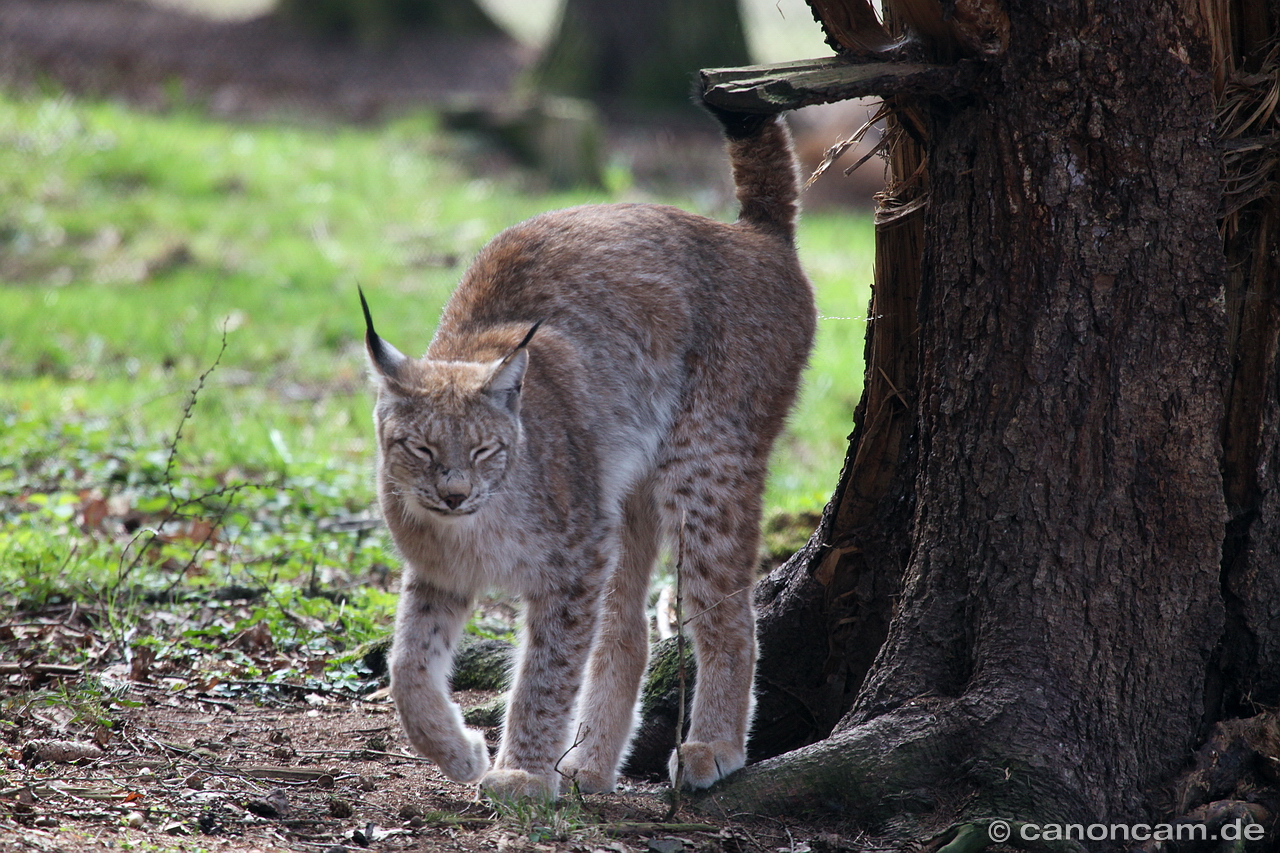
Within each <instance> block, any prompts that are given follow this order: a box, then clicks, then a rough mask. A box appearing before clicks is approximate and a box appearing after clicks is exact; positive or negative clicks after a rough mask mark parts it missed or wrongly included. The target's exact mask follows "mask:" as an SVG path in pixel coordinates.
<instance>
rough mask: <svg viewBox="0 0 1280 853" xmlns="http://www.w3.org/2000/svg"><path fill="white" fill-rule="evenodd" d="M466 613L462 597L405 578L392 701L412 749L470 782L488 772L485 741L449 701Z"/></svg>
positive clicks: (459, 779)
mask: <svg viewBox="0 0 1280 853" xmlns="http://www.w3.org/2000/svg"><path fill="white" fill-rule="evenodd" d="M470 613H471V602H470V600H469V599H468V598H466V597H464V596H460V595H457V594H456V593H452V592H448V591H446V590H442V589H440V588H438V587H435V586H432V585H431V584H429V583H425V582H423V581H420V580H417V579H414V578H413V577H412V576H411V575H409V574H408V573H406V580H405V584H404V588H403V589H402V590H401V594H400V603H399V607H398V608H397V611H396V628H395V637H394V640H393V642H392V645H391V660H390V670H391V697H392V699H394V700H395V703H396V710H397V711H398V712H399V714H400V723H401V725H402V726H403V727H404V731H405V735H406V736H408V738H409V742H410V743H411V744H413V748H414V749H416V750H417V751H418V752H420V753H421V754H422V755H424V756H426V757H427V758H430V759H431V760H432V761H434V762H436V763H437V764H438V765H440V769H441V770H442V771H443V772H444V774H445V775H446V776H448V777H449V778H450V779H453V780H454V781H456V782H475V781H478V780H479V779H480V777H481V776H483V775H484V773H485V771H486V770H488V769H489V749H488V747H487V746H486V745H485V741H484V736H483V735H482V734H480V732H478V731H475V730H474V729H468V728H467V727H466V726H465V725H464V724H463V721H462V711H461V709H460V708H458V706H457V705H456V704H454V702H453V700H452V699H450V697H449V674H450V672H451V670H452V668H453V652H454V646H455V644H456V643H457V640H458V636H459V635H460V634H461V633H462V627H463V625H464V624H466V620H467V617H468V616H469V615H470Z"/></svg>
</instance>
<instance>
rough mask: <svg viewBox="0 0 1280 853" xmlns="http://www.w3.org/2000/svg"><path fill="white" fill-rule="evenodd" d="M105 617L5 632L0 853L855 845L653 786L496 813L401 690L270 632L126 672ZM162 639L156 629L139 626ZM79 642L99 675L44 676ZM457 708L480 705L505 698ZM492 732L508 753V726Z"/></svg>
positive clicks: (545, 851) (64, 616)
mask: <svg viewBox="0 0 1280 853" xmlns="http://www.w3.org/2000/svg"><path fill="white" fill-rule="evenodd" d="M233 609H236V606H234V605H233ZM166 612H170V613H171V611H166ZM100 615H101V614H100V613H99V614H95V613H93V611H92V609H85V608H81V607H78V606H75V605H68V604H62V605H57V606H52V607H48V608H45V609H44V610H43V611H42V612H39V613H26V614H23V617H22V620H21V621H17V620H11V621H10V622H8V623H6V624H3V625H0V639H2V640H3V643H2V644H0V649H2V650H3V652H2V654H3V658H4V660H3V661H0V853H17V851H32V850H37V851H69V853H87V851H103V850H148V851H150V850H164V851H236V852H237V853H241V852H242V851H244V852H245V853H247V851H279V850H297V851H325V853H341V851H343V850H359V849H369V850H378V851H402V850H456V851H466V853H474V851H486V850H499V851H512V853H521V852H522V851H531V853H533V852H534V851H536V853H556V851H581V853H595V851H602V853H632V851H636V852H637V853H681V851H688V853H694V851H708V853H749V852H750V851H758V853H766V852H767V853H773V851H778V853H809V851H816V853H837V851H843V850H851V849H855V848H857V846H858V845H857V843H856V840H855V839H854V838H853V837H852V836H851V834H849V833H847V832H846V833H843V834H842V832H841V831H840V829H839V827H838V825H836V824H834V823H832V822H830V821H827V822H826V823H824V824H822V825H817V824H813V823H808V824H806V823H802V822H800V821H799V820H794V821H778V820H773V819H764V818H757V817H752V816H749V815H738V816H734V817H733V818H732V819H723V818H713V817H709V816H708V815H706V814H702V813H700V812H698V811H696V810H695V809H692V808H690V807H689V806H688V803H687V801H686V802H685V803H683V804H682V806H681V808H679V809H678V810H677V811H676V812H675V813H674V814H673V813H672V812H671V808H670V799H669V797H670V789H669V787H668V786H667V785H665V784H655V783H648V782H642V781H637V780H628V781H626V782H625V783H624V784H623V785H621V786H620V790H619V792H618V793H616V794H612V795H593V796H587V797H580V796H570V797H568V798H566V800H564V801H563V802H562V803H561V805H560V806H559V807H558V808H555V809H552V808H549V807H547V806H541V807H535V806H530V805H524V806H519V807H510V806H508V807H495V806H494V804H492V803H490V802H487V801H485V800H483V799H481V798H480V797H478V795H477V792H476V789H475V788H474V787H472V786H468V785H462V784H457V783H454V782H450V781H448V780H447V779H445V778H444V777H443V776H442V775H441V774H440V773H439V771H438V770H437V769H436V767H435V765H434V764H432V763H431V762H429V761H427V760H425V759H422V758H419V757H417V756H416V755H414V754H413V753H412V750H411V749H410V748H409V746H408V744H407V742H406V740H405V738H404V736H403V735H402V733H401V731H400V727H399V724H398V722H397V720H396V716H395V712H394V709H393V707H392V705H391V703H390V701H389V700H388V699H387V698H386V695H385V690H375V691H373V692H368V690H369V688H371V687H376V686H377V685H376V684H374V683H372V682H371V681H368V680H366V681H365V682H364V683H363V684H361V685H358V686H353V685H350V684H342V683H337V682H329V683H326V682H325V680H324V672H325V669H324V656H323V655H318V656H315V657H312V658H308V656H307V653H306V652H305V651H300V650H298V649H289V650H284V649H279V648H276V647H275V646H274V645H273V644H272V642H271V640H270V635H269V633H267V632H257V631H254V630H253V629H250V630H247V631H245V632H243V633H242V634H241V635H240V636H239V637H237V638H236V639H235V640H233V641H232V642H231V643H229V644H227V646H226V647H225V648H224V649H222V650H217V649H210V650H207V651H205V652H204V653H203V654H202V656H197V657H191V658H183V655H182V652H181V651H180V650H179V651H175V650H172V649H171V650H170V651H169V652H168V654H169V655H172V657H173V658H174V659H175V660H174V661H172V662H171V661H169V660H167V659H160V660H152V659H147V660H141V659H140V658H139V657H138V656H137V654H136V647H135V651H134V654H135V657H134V658H133V660H132V661H131V662H130V663H128V664H125V663H121V662H119V661H120V657H121V653H120V649H121V648H122V647H121V645H120V644H119V642H118V641H117V640H114V639H112V638H111V637H110V636H108V632H106V631H104V630H102V629H101V626H100V624H99V623H98V616H100ZM155 618H156V619H160V618H163V619H165V620H169V621H172V620H173V619H175V618H178V619H181V618H183V617H181V616H174V615H168V616H166V615H164V612H161V611H157V613H156V616H155ZM146 630H148V628H147V626H146V623H145V621H144V622H143V623H141V625H140V627H139V628H138V631H139V632H144V631H146ZM68 646H75V647H77V648H79V649H81V650H82V651H83V652H84V653H85V654H86V655H87V657H88V658H89V661H90V663H89V664H87V665H85V666H83V667H59V666H56V665H52V664H48V663H46V662H45V661H47V660H48V659H49V658H50V657H51V656H52V655H51V653H52V652H55V651H56V650H59V649H65V648H66V647H68ZM233 649H234V650H236V651H239V652H241V653H243V652H245V651H249V652H250V653H251V654H250V657H251V659H252V661H253V663H254V665H255V667H256V668H257V669H258V670H260V671H261V672H267V673H269V672H272V671H277V670H284V669H288V671H290V672H292V673H298V672H304V673H305V672H307V671H311V672H313V673H315V675H316V676H317V677H316V678H310V679H300V678H299V677H298V676H297V675H292V676H289V677H288V678H285V679H272V680H274V681H277V682H278V681H287V682H288V683H286V684H280V683H275V684H268V683H267V681H266V680H253V679H246V678H243V677H240V676H238V675H237V674H236V672H235V669H236V667H235V666H232V665H228V664H226V663H222V664H220V663H218V661H219V660H222V661H226V660H228V659H230V657H233V655H228V654H227V652H231V651H232V650H233ZM239 658H240V659H241V660H244V659H245V658H244V656H243V654H241V655H239ZM95 661H96V663H95ZM259 678H260V679H264V678H265V676H259ZM457 698H458V700H459V702H460V703H461V704H462V705H463V707H464V708H472V707H476V706H483V705H484V703H485V702H487V701H489V700H491V699H492V698H493V694H487V693H481V692H476V691H470V692H464V693H459V694H458V695H457ZM486 733H487V734H488V736H489V738H490V743H491V745H496V734H497V732H496V730H495V729H493V728H488V729H486Z"/></svg>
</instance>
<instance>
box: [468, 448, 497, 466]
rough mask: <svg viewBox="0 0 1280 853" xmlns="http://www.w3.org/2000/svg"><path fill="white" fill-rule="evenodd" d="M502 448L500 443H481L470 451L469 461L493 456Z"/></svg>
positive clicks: (477, 460) (478, 460)
mask: <svg viewBox="0 0 1280 853" xmlns="http://www.w3.org/2000/svg"><path fill="white" fill-rule="evenodd" d="M501 449H502V445H501V444H482V445H480V446H479V447H477V448H476V449H475V450H473V451H471V461H472V462H480V461H483V460H485V459H488V458H489V457H490V456H493V455H494V454H495V453H497V452H498V451H499V450H501Z"/></svg>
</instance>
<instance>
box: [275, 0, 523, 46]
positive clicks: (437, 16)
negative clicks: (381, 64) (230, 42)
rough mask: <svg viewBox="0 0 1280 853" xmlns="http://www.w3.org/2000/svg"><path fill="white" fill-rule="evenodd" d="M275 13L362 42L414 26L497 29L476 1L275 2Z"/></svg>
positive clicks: (466, 30) (461, 30) (469, 31)
mask: <svg viewBox="0 0 1280 853" xmlns="http://www.w3.org/2000/svg"><path fill="white" fill-rule="evenodd" d="M276 14H277V15H279V16H280V17H282V18H284V19H285V20H288V21H293V22H295V23H297V24H300V25H301V26H304V27H307V28H308V29H311V30H314V31H315V32H318V33H322V34H325V35H333V36H344V37H352V38H355V39H357V40H359V41H361V42H364V43H366V44H379V43H382V42H385V41H387V40H388V39H390V38H392V37H393V36H395V35H396V34H397V33H399V32H403V31H404V30H407V29H413V28H421V29H431V30H437V31H439V32H447V33H457V34H460V35H461V34H466V35H498V34H500V33H501V32H502V30H501V29H500V28H499V27H498V25H497V24H496V23H494V21H493V19H492V18H490V17H489V13H488V12H485V11H484V10H483V9H482V8H480V6H479V5H477V4H476V2H475V0H280V3H279V5H278V6H277V7H276Z"/></svg>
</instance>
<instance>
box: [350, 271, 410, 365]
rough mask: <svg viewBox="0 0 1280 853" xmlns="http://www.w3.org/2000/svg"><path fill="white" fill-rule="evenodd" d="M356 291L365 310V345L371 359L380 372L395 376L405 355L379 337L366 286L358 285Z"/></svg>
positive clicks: (362, 308)
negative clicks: (365, 295) (374, 326)
mask: <svg viewBox="0 0 1280 853" xmlns="http://www.w3.org/2000/svg"><path fill="white" fill-rule="evenodd" d="M356 291H357V292H358V293H359V294H360V308H361V310H363V311H364V345H365V348H366V349H367V350H368V352H369V360H370V361H372V362H373V366H374V369H376V370H377V371H378V372H379V373H380V374H382V375H383V376H385V377H387V378H389V379H390V378H394V377H395V374H396V371H397V370H398V369H399V368H400V365H401V364H402V363H403V362H404V360H405V357H404V355H403V354H401V352H400V351H399V350H398V349H396V348H395V347H393V346H391V344H389V343H387V342H386V341H384V340H383V339H382V338H380V337H378V333H377V332H375V331H374V330H373V316H372V315H371V314H370V313H369V302H368V300H366V299H365V298H364V288H362V287H360V286H358V285H357V286H356Z"/></svg>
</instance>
